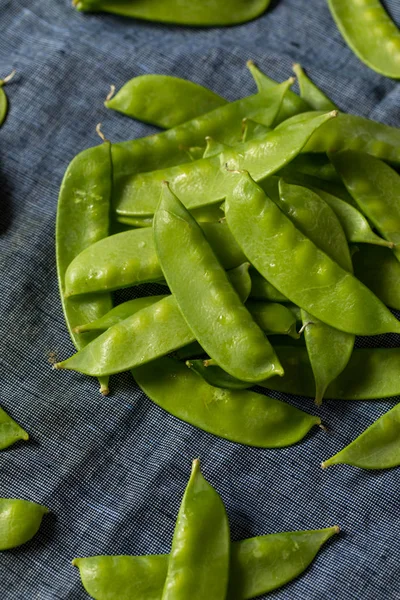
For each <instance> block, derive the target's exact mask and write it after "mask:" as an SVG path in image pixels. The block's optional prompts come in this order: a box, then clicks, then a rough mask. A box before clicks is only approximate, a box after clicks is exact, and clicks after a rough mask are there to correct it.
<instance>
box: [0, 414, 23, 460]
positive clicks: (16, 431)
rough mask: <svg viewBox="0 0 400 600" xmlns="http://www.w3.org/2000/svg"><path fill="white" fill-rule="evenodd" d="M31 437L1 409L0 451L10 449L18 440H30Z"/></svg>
mask: <svg viewBox="0 0 400 600" xmlns="http://www.w3.org/2000/svg"><path fill="white" fill-rule="evenodd" d="M28 439H29V435H28V434H27V433H26V431H24V430H23V429H22V427H20V426H19V425H18V423H16V422H15V421H14V419H12V418H11V417H10V416H9V415H8V414H7V413H6V412H5V411H4V410H3V409H2V408H0V450H4V448H8V447H9V446H12V444H15V442H18V440H25V441H26V440H28Z"/></svg>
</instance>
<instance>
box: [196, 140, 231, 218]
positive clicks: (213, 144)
mask: <svg viewBox="0 0 400 600" xmlns="http://www.w3.org/2000/svg"><path fill="white" fill-rule="evenodd" d="M206 144H207V145H206V149H205V150H204V153H203V155H202V157H201V158H210V157H211V156H217V154H221V152H225V151H226V150H230V149H231V148H232V146H228V144H223V143H222V142H219V141H218V140H214V138H212V137H210V136H209V135H208V136H207V137H206ZM197 210H198V209H197Z"/></svg>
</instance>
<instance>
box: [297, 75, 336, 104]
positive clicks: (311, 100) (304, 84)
mask: <svg viewBox="0 0 400 600" xmlns="http://www.w3.org/2000/svg"><path fill="white" fill-rule="evenodd" d="M293 71H294V73H295V75H296V77H297V81H298V82H299V86H300V97H301V98H303V100H305V101H306V102H307V104H309V105H310V106H311V108H313V109H314V110H335V109H337V108H338V107H337V106H336V104H334V103H333V102H332V100H330V98H328V96H326V95H325V94H324V92H322V91H321V90H320V89H319V87H317V86H316V85H315V83H314V82H312V81H311V79H310V78H309V77H307V75H306V74H305V73H304V70H303V68H302V66H301V65H299V64H298V63H296V64H294V65H293Z"/></svg>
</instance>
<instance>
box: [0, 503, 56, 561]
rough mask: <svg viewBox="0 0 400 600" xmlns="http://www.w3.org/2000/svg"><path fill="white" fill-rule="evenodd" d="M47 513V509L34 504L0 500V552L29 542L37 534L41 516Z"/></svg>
mask: <svg viewBox="0 0 400 600" xmlns="http://www.w3.org/2000/svg"><path fill="white" fill-rule="evenodd" d="M48 512H49V510H48V508H46V507H45V506H42V505H41V504H36V503H35V502H29V501H28V500H18V499H16V498H0V550H9V549H10V548H16V547H17V546H21V545H22V544H25V543H26V542H29V540H31V539H32V538H33V536H34V535H35V534H36V533H37V532H38V530H39V527H40V524H41V522H42V518H43V515H45V514H46V513H48Z"/></svg>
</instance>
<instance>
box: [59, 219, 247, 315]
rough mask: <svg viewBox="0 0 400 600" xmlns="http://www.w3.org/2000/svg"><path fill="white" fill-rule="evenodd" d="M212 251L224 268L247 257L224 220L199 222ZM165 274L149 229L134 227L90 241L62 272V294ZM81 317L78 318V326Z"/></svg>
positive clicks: (115, 286) (102, 289) (118, 286)
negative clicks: (63, 285) (63, 288)
mask: <svg viewBox="0 0 400 600" xmlns="http://www.w3.org/2000/svg"><path fill="white" fill-rule="evenodd" d="M202 229H203V231H204V234H205V236H206V237H207V239H208V241H209V243H210V244H211V246H212V248H213V250H214V252H215V254H216V255H217V257H218V259H219V260H220V261H221V264H222V265H223V267H224V268H226V269H231V268H234V267H237V266H238V265H240V264H242V263H244V262H245V261H246V258H245V256H244V254H243V252H242V251H241V250H240V248H239V246H238V245H237V243H236V241H235V239H234V237H233V236H232V234H231V232H230V231H229V228H228V226H227V224H226V223H202ZM163 277H164V275H163V272H162V270H161V266H160V263H159V260H158V257H157V253H156V249H155V246H154V240H153V230H152V229H151V228H145V229H134V230H131V231H125V232H123V233H118V234H116V235H113V236H109V237H107V238H105V239H103V240H100V241H99V242H97V243H95V244H92V245H91V246H89V247H88V248H86V249H85V250H84V251H83V252H81V254H79V255H78V256H77V257H76V258H75V259H74V260H73V261H72V262H71V264H70V265H69V267H68V269H67V271H66V274H65V297H66V298H69V297H70V296H76V295H80V294H87V293H98V292H109V291H112V290H118V289H122V288H125V287H131V286H133V285H139V284H141V283H147V282H150V281H159V280H160V279H162V278H163ZM83 322H84V319H81V321H80V323H77V324H76V325H81V324H82V323H83Z"/></svg>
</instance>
